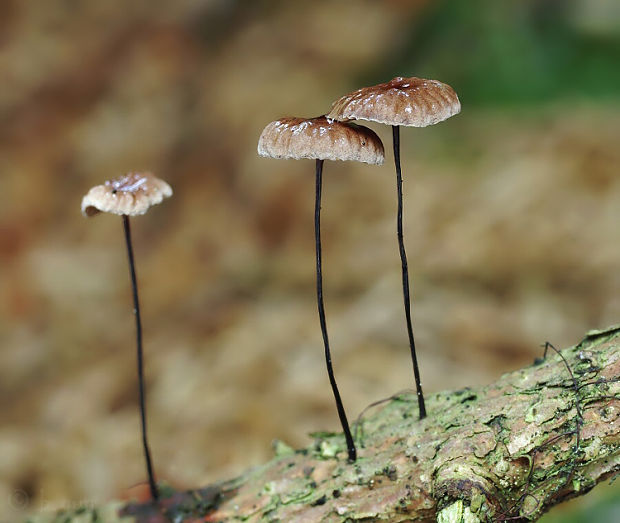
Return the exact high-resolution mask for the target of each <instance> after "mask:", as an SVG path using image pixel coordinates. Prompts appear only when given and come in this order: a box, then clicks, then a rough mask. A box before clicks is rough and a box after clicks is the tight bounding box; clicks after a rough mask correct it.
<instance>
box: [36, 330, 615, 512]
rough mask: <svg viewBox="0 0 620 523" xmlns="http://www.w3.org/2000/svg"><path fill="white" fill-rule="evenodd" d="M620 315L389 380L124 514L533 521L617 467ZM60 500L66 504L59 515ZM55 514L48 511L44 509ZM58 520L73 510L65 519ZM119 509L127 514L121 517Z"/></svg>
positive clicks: (611, 472) (603, 477)
mask: <svg viewBox="0 0 620 523" xmlns="http://www.w3.org/2000/svg"><path fill="white" fill-rule="evenodd" d="M619 380H620V327H612V328H610V329H606V330H603V331H593V332H591V333H589V334H588V335H587V336H586V337H585V338H584V340H583V341H582V342H581V343H579V344H578V345H576V346H574V347H570V348H567V349H564V350H563V351H561V353H560V352H557V353H556V352H553V351H551V350H549V351H548V352H547V356H546V358H545V359H542V358H541V359H539V360H537V361H536V362H535V363H534V364H533V365H531V366H530V367H527V368H524V369H520V370H517V371H514V372H511V373H508V374H505V375H504V376H502V377H501V378H500V379H499V380H497V381H496V382H495V383H493V384H491V385H488V386H484V387H478V388H466V389H462V390H458V391H446V392H440V393H438V394H435V395H433V396H430V397H429V398H428V402H427V407H428V417H427V418H426V419H424V420H422V421H419V420H418V417H417V400H416V397H415V394H413V393H401V394H396V395H394V396H393V397H391V398H390V399H389V400H386V401H384V402H380V404H379V405H376V406H374V407H373V408H372V409H369V410H368V411H367V412H365V413H364V415H363V416H362V417H361V418H360V419H359V421H358V422H357V423H356V424H355V429H354V430H355V432H356V443H357V445H358V449H359V453H358V456H359V458H358V460H357V461H356V462H355V463H354V464H350V463H348V462H347V453H346V446H345V441H344V438H343V436H342V435H341V434H331V433H320V434H316V435H315V436H314V437H315V440H314V443H313V444H312V445H311V446H309V447H308V448H306V449H301V450H296V451H295V450H293V449H291V448H290V447H288V446H286V445H284V444H282V443H279V444H278V445H276V446H275V448H276V451H277V452H276V456H275V457H274V459H273V460H272V461H271V462H269V463H266V464H264V465H262V466H260V467H257V468H255V469H252V470H249V471H247V472H246V473H244V474H243V475H242V476H240V477H238V478H236V479H234V480H232V481H226V482H221V483H218V484H216V485H211V486H210V487H208V488H206V489H202V490H196V491H190V492H185V493H183V492H179V493H175V494H171V495H170V497H168V498H167V499H164V500H162V501H161V502H160V505H159V506H157V507H156V506H154V505H152V504H142V505H140V504H133V505H129V506H126V507H124V508H123V509H122V510H121V514H123V515H125V516H126V517H128V518H129V519H127V520H126V521H132V520H134V521H147V520H148V521H151V522H152V521H169V520H175V517H176V518H180V519H178V520H185V521H193V520H196V521H197V520H200V521H213V522H215V521H287V522H289V521H290V522H293V521H299V522H303V521H308V522H314V521H334V522H337V521H342V522H344V521H358V520H366V521H376V520H386V521H392V522H399V521H435V520H437V521H443V522H452V521H462V522H470V521H471V522H475V521H534V520H536V519H538V518H539V517H540V516H541V515H542V514H543V513H544V512H545V511H546V510H548V509H549V508H550V507H552V506H553V505H555V504H558V503H561V502H562V501H564V500H566V499H569V498H572V497H575V496H579V495H582V494H584V493H586V492H587V491H589V490H590V489H591V488H593V487H594V486H595V485H596V484H597V483H599V482H601V481H604V480H606V479H607V478H610V477H613V476H614V475H616V474H618V473H619V472H620V435H619V433H620V430H619V429H620V403H619V401H618V400H619V399H620V382H619ZM67 515H68V514H64V516H65V517H66V516H67ZM48 521H49V520H48ZM63 521H70V519H69V520H66V519H63ZM124 521H125V520H124Z"/></svg>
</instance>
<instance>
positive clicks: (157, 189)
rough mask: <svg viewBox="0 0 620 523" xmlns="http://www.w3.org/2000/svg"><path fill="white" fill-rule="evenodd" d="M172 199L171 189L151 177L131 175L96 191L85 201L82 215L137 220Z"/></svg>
mask: <svg viewBox="0 0 620 523" xmlns="http://www.w3.org/2000/svg"><path fill="white" fill-rule="evenodd" d="M169 196H172V189H171V188H170V186H169V185H168V184H167V183H166V182H164V181H163V180H160V179H159V178H156V177H155V176H153V175H152V174H151V173H128V174H124V175H123V176H120V177H118V178H116V179H114V180H108V181H107V182H105V183H104V184H103V185H96V186H95V187H93V188H92V189H91V190H90V191H88V193H87V194H86V196H84V198H82V214H83V215H84V216H94V215H95V214H98V213H100V212H110V213H112V214H120V215H122V214H125V215H127V216H136V215H138V214H144V213H145V212H146V211H148V210H149V207H151V206H152V205H156V204H158V203H161V202H162V200H163V199H164V198H168V197H169Z"/></svg>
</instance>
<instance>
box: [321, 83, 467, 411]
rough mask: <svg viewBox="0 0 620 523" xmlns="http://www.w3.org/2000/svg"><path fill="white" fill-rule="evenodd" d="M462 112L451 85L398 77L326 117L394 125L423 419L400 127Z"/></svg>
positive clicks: (350, 97)
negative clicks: (404, 218) (404, 198)
mask: <svg viewBox="0 0 620 523" xmlns="http://www.w3.org/2000/svg"><path fill="white" fill-rule="evenodd" d="M460 111H461V103H460V101H459V98H458V96H457V94H456V92H454V90H453V89H452V87H450V86H449V85H446V84H444V83H441V82H438V81H437V80H425V79H423V78H416V77H412V78H402V77H400V76H399V77H396V78H394V79H392V80H391V81H389V82H387V83H383V84H378V85H373V86H371V87H363V88H362V89H358V90H357V91H354V92H352V93H349V94H347V95H345V96H343V97H342V98H340V99H339V100H337V101H336V102H334V104H333V105H332V110H331V111H330V113H329V114H328V115H327V118H330V119H333V120H338V121H349V120H368V121H372V122H378V123H382V124H386V125H391V126H392V137H393V142H394V163H395V166H396V189H397V196H398V211H397V220H396V221H397V227H396V229H397V235H398V247H399V251H400V259H401V267H402V280H403V297H404V302H405V320H406V323H407V333H408V335H409V346H410V350H411V359H412V361H413V372H414V378H415V384H416V392H417V397H418V407H419V411H420V419H422V418H424V417H426V407H425V405H424V394H423V393H422V383H421V380H420V371H419V369H418V360H417V356H416V352H415V341H414V339H413V327H412V324H411V304H410V298H409V273H408V269H407V255H406V253H405V245H404V241H403V192H402V191H403V187H402V185H403V181H402V174H401V169H400V126H401V125H405V126H410V127H426V126H428V125H433V124H436V123H439V122H441V121H443V120H446V119H447V118H450V117H451V116H454V115H455V114H457V113H459V112H460Z"/></svg>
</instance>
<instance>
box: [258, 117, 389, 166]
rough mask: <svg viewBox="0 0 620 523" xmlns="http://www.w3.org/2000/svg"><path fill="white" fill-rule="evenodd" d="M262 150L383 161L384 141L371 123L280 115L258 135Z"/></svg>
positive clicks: (276, 154) (281, 155)
mask: <svg viewBox="0 0 620 523" xmlns="http://www.w3.org/2000/svg"><path fill="white" fill-rule="evenodd" d="M258 154H259V155H261V156H266V157H269V158H287V159H288V158H292V159H294V160H299V159H301V158H310V159H314V160H353V161H356V162H364V163H370V164H374V165H381V164H382V163H383V156H384V154H383V143H382V142H381V139H380V138H379V137H378V136H377V135H376V134H375V133H374V132H373V131H372V130H370V129H368V127H364V126H362V125H355V124H352V123H343V122H336V121H330V120H328V119H327V118H326V117H325V116H318V117H316V118H308V119H306V118H293V117H287V118H280V119H279V120H276V121H275V122H271V123H270V124H268V125H267V126H266V127H265V128H264V129H263V132H262V133H261V135H260V138H259V139H258Z"/></svg>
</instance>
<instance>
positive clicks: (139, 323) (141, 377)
mask: <svg viewBox="0 0 620 523" xmlns="http://www.w3.org/2000/svg"><path fill="white" fill-rule="evenodd" d="M123 226H124V229H125V242H126V244H127V257H128V259H129V274H130V275H131V289H132V292H133V313H134V316H135V317H136V344H137V349H138V350H137V356H138V389H139V392H140V419H141V423H142V447H143V449H144V459H145V460H146V471H147V473H148V477H149V487H150V490H151V496H152V497H153V499H154V500H155V501H157V500H158V499H159V491H158V490H157V485H156V483H155V475H154V474H153V465H152V463H151V453H150V451H149V445H148V442H147V439H146V405H145V392H144V364H143V355H142V321H141V319H140V302H139V300H138V282H137V279H136V267H135V263H134V259H133V248H132V246H131V229H130V227H129V216H127V215H123Z"/></svg>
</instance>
